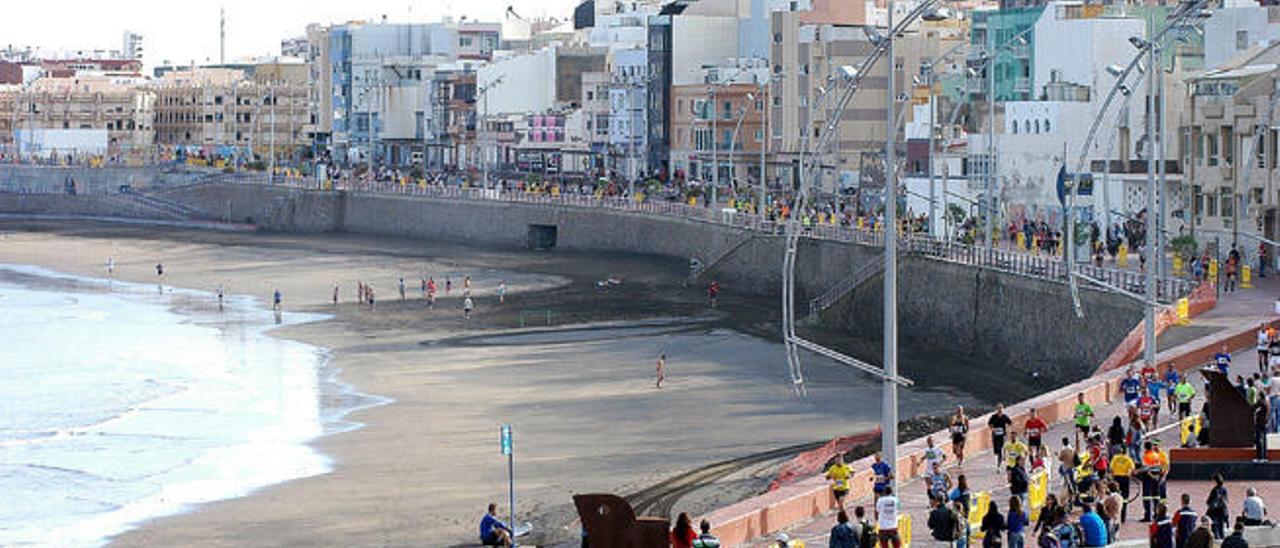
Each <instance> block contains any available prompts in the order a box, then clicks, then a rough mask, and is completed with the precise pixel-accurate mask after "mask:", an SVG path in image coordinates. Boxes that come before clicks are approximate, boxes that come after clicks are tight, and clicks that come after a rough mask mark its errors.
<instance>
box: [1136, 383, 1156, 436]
mask: <svg viewBox="0 0 1280 548" xmlns="http://www.w3.org/2000/svg"><path fill="white" fill-rule="evenodd" d="M1159 408H1160V404H1158V403H1156V399H1155V398H1153V397H1151V391H1150V390H1148V389H1146V388H1145V387H1144V388H1143V389H1142V395H1141V396H1139V397H1138V420H1139V421H1140V422H1142V428H1143V430H1145V431H1147V432H1150V431H1152V430H1155V429H1156V420H1155V417H1156V410H1157V409H1159Z"/></svg>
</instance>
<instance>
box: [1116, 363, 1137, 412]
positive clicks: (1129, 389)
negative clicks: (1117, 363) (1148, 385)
mask: <svg viewBox="0 0 1280 548" xmlns="http://www.w3.org/2000/svg"><path fill="white" fill-rule="evenodd" d="M1120 391H1121V392H1123V393H1124V403H1125V405H1130V406H1133V405H1138V396H1140V395H1141V392H1142V381H1140V380H1138V377H1137V376H1136V375H1134V373H1133V367H1129V369H1128V370H1127V371H1126V373H1125V377H1124V380H1121V381H1120Z"/></svg>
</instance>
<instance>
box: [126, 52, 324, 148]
mask: <svg viewBox="0 0 1280 548" xmlns="http://www.w3.org/2000/svg"><path fill="white" fill-rule="evenodd" d="M293 74H294V76H293V78H292V79H285V80H277V79H275V78H274V76H282V75H284V73H274V72H272V71H265V72H264V73H263V74H262V75H260V76H259V77H257V78H249V77H246V75H245V73H244V72H243V71H239V70H234V69H205V68H196V69H195V70H186V71H175V72H170V73H167V74H165V75H164V77H163V78H161V79H160V80H159V81H157V82H156V83H155V84H154V85H153V86H152V87H151V89H152V91H153V92H154V94H155V140H156V143H157V144H159V145H163V146H166V147H169V148H171V149H180V150H183V151H184V152H186V153H188V154H197V155H204V156H214V155H217V156H223V157H234V158H236V159H238V160H244V161H250V160H262V159H264V158H269V157H270V154H271V153H272V152H274V153H275V154H276V157H277V158H298V157H301V156H302V155H304V154H307V153H309V150H307V149H310V147H311V140H310V139H309V138H308V134H309V132H310V131H311V128H312V127H313V125H312V120H313V118H312V112H311V108H310V103H309V97H310V94H309V90H310V88H309V86H308V85H307V83H306V81H305V80H304V79H303V78H304V76H299V75H298V74H299V73H293ZM301 74H302V75H305V71H302V72H301Z"/></svg>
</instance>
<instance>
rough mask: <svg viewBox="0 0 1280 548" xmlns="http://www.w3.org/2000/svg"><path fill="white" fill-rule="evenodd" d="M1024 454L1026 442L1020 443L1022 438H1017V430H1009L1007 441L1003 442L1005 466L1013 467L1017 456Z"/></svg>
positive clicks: (1023, 455)
mask: <svg viewBox="0 0 1280 548" xmlns="http://www.w3.org/2000/svg"><path fill="white" fill-rule="evenodd" d="M1026 456H1027V444H1025V443H1022V440H1020V439H1018V433H1017V432H1015V431H1012V430H1010V431H1009V443H1006V444H1004V465H1005V468H1013V465H1014V464H1015V463H1017V462H1018V457H1023V458H1026Z"/></svg>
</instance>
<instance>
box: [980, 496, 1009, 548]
mask: <svg viewBox="0 0 1280 548" xmlns="http://www.w3.org/2000/svg"><path fill="white" fill-rule="evenodd" d="M987 508H988V510H987V515H985V516H982V534H983V535H984V536H983V537H982V547H983V548H993V547H997V546H1000V539H1001V538H1002V537H1004V531H1005V529H1008V526H1007V525H1005V522H1004V516H1003V515H1001V514H1000V506H999V505H997V504H996V501H994V500H993V501H991V506H988V507H987Z"/></svg>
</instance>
